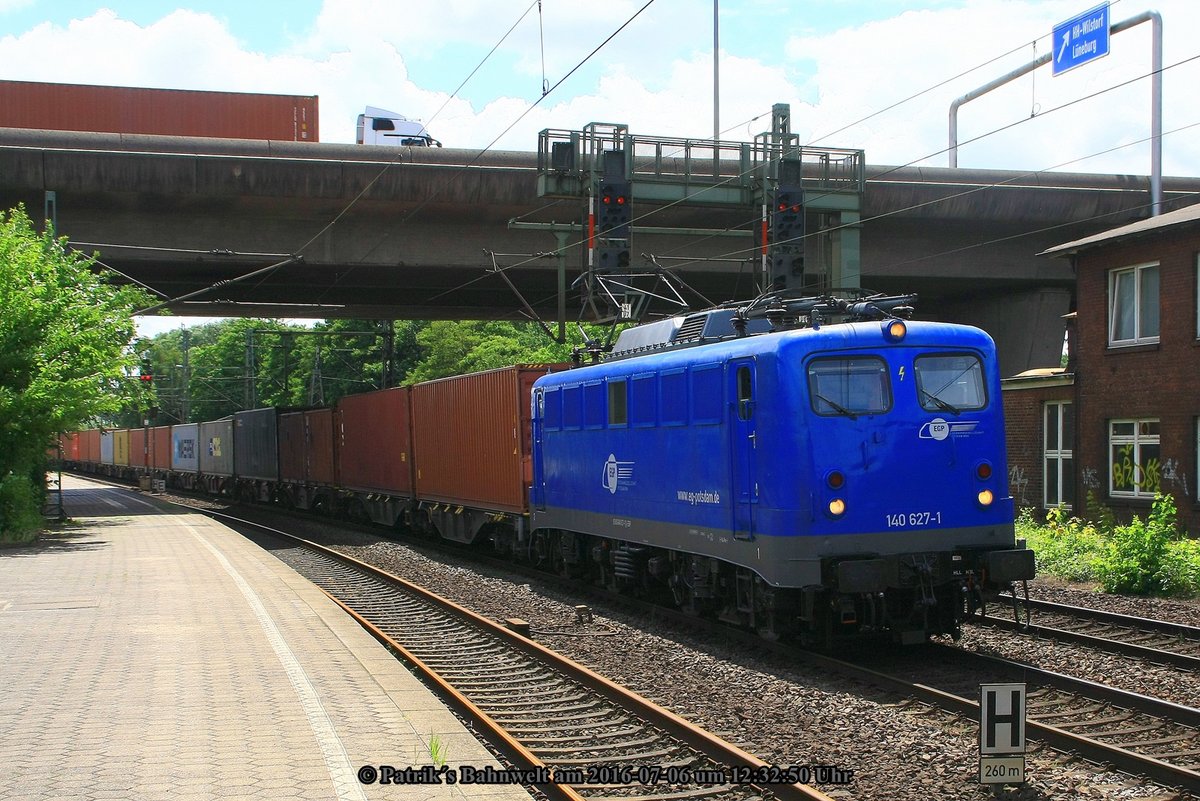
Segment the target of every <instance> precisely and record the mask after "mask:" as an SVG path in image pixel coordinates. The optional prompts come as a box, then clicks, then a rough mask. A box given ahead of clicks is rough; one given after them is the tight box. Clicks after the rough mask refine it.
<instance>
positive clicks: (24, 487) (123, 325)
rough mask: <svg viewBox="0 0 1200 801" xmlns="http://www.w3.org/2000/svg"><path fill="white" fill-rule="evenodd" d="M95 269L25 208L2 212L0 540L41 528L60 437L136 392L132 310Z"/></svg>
mask: <svg viewBox="0 0 1200 801" xmlns="http://www.w3.org/2000/svg"><path fill="white" fill-rule="evenodd" d="M93 263H94V262H93V261H92V260H91V259H90V258H87V257H85V256H82V255H81V254H78V253H72V252H69V251H67V249H66V247H65V240H60V239H55V238H54V236H53V234H52V233H51V232H47V233H45V234H40V233H38V232H37V230H36V229H35V228H34V226H33V223H32V222H31V221H30V219H29V217H28V216H27V215H26V213H25V210H24V209H23V208H21V207H18V208H15V209H13V210H11V211H9V212H0V539H4V540H8V541H25V540H28V539H32V537H34V536H35V535H36V533H37V531H38V530H39V529H40V527H41V515H40V508H39V507H40V503H41V500H42V497H43V494H44V489H45V482H44V475H45V468H46V450H47V448H49V447H50V446H51V444H52V443H53V441H54V438H55V436H56V435H57V434H59V433H60V432H63V431H68V430H73V429H77V428H81V427H82V426H83V425H84V424H85V423H86V422H88V421H89V420H91V419H93V418H95V417H97V416H99V415H102V414H106V413H114V412H116V411H118V410H119V409H120V408H121V407H122V406H123V405H127V404H128V403H129V402H130V398H131V397H133V396H134V395H135V394H136V393H138V392H140V391H141V390H140V388H139V387H138V386H137V384H138V382H137V381H136V379H132V378H131V374H132V373H133V372H134V371H135V370H136V365H137V360H136V356H135V354H134V353H133V352H132V350H130V348H129V347H128V346H129V343H130V341H131V340H132V338H133V333H134V326H133V311H134V310H135V309H137V308H139V307H142V306H144V305H148V304H149V298H148V297H147V296H146V294H145V293H144V292H142V291H141V290H139V289H136V288H133V287H128V286H125V287H117V286H114V285H112V284H110V283H109V282H108V280H107V279H106V277H105V276H103V275H101V274H99V273H96V272H94V271H93V270H92V265H93Z"/></svg>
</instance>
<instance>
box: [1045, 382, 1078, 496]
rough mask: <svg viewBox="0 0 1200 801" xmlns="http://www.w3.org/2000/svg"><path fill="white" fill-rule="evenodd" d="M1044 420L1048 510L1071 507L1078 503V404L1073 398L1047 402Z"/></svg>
mask: <svg viewBox="0 0 1200 801" xmlns="http://www.w3.org/2000/svg"><path fill="white" fill-rule="evenodd" d="M1043 419H1044V421H1045V426H1044V428H1043V430H1044V431H1045V436H1044V438H1043V442H1042V448H1043V455H1044V460H1045V461H1044V465H1045V470H1044V472H1043V473H1042V475H1043V477H1044V481H1043V491H1042V494H1043V501H1044V503H1045V507H1046V508H1047V509H1053V508H1055V507H1056V506H1065V507H1066V508H1068V509H1070V508H1072V507H1073V506H1074V505H1075V459H1074V453H1073V451H1072V446H1073V443H1074V442H1075V407H1074V405H1072V404H1071V402H1070V401H1056V402H1053V403H1047V404H1046V407H1045V413H1044V415H1043Z"/></svg>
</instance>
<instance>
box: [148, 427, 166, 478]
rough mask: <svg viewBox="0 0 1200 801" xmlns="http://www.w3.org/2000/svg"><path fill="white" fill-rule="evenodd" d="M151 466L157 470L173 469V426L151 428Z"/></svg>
mask: <svg viewBox="0 0 1200 801" xmlns="http://www.w3.org/2000/svg"><path fill="white" fill-rule="evenodd" d="M150 466H151V467H152V468H154V469H155V470H170V469H171V427H170V426H155V427H154V428H152V429H150Z"/></svg>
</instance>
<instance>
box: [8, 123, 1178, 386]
mask: <svg viewBox="0 0 1200 801" xmlns="http://www.w3.org/2000/svg"><path fill="white" fill-rule="evenodd" d="M537 175H538V170H537V156H536V154H534V153H523V152H504V151H494V152H488V153H485V154H483V155H482V156H479V157H477V156H476V151H472V150H452V149H412V150H402V151H393V150H383V149H375V148H366V147H361V146H354V145H336V144H310V143H293V142H266V141H263V142H255V141H245V140H219V139H198V138H182V137H153V136H140V135H119V134H94V133H72V132H56V131H29V130H19V129H0V205H2V206H3V207H5V208H7V207H10V206H12V205H14V204H16V203H24V204H25V205H26V207H27V209H28V210H29V212H30V215H31V216H33V217H34V218H35V219H36V218H39V217H41V216H42V215H43V214H47V215H50V216H53V217H55V218H56V220H57V229H58V231H59V232H60V233H62V234H63V235H64V236H67V237H68V238H69V239H70V240H71V242H72V243H74V244H75V245H76V246H77V247H78V248H79V249H81V250H84V251H86V252H92V251H98V253H99V258H100V260H101V261H102V262H104V263H105V264H107V265H109V266H111V267H112V268H114V269H116V270H118V271H120V272H121V273H122V274H124V275H126V276H128V277H129V278H131V279H133V280H137V281H141V282H143V283H145V284H147V285H149V286H151V287H153V288H154V289H155V290H157V291H158V292H160V293H162V294H163V296H165V297H167V298H179V297H181V296H184V295H191V294H192V293H200V294H195V295H194V297H192V298H190V299H189V300H188V301H186V302H178V303H173V304H171V306H170V308H171V309H172V311H174V312H175V313H176V314H193V315H215V316H267V317H380V318H383V317H391V318H397V319H400V318H463V319H489V318H517V317H519V316H520V304H519V302H518V301H517V299H516V297H515V296H514V295H513V293H512V292H511V291H510V290H509V288H508V287H507V286H506V285H505V284H504V282H503V281H502V279H500V278H499V277H498V276H496V275H494V274H492V273H490V272H488V268H490V267H491V266H492V265H493V258H492V256H490V255H488V254H487V253H485V251H491V252H494V253H495V254H497V255H496V256H495V262H496V263H497V264H498V265H499V266H501V267H509V266H511V265H518V264H519V266H515V267H512V269H511V270H510V271H509V272H508V275H509V277H510V278H511V280H512V281H513V282H514V283H515V284H516V286H517V287H518V288H519V289H520V290H521V292H522V294H524V295H525V297H527V298H528V299H529V300H530V301H531V303H533V305H534V306H535V307H536V308H537V309H538V311H539V313H540V314H541V315H543V316H544V317H545V318H547V319H552V318H553V317H554V315H555V311H556V298H557V287H558V262H557V259H556V258H554V257H552V256H549V255H542V256H540V257H539V256H537V255H536V254H549V253H550V252H552V251H554V250H555V249H556V247H558V241H557V240H556V238H555V236H554V235H553V234H552V233H550V232H549V230H547V228H548V227H549V226H546V225H543V226H541V227H540V228H539V227H537V226H535V227H534V228H533V229H530V228H525V227H522V228H520V229H514V228H512V227H510V224H509V222H510V220H514V219H518V220H520V221H521V222H523V223H543V224H548V223H560V224H561V223H575V222H578V220H579V218H580V209H581V206H580V204H579V203H578V202H572V201H566V200H548V199H544V198H539V197H538V194H537ZM866 176H867V181H866V186H865V191H864V194H863V199H862V209H861V224H860V227H859V229H858V230H859V236H860V244H861V262H860V265H859V269H860V273H861V275H860V281H861V285H862V286H864V287H870V288H872V289H878V290H882V291H889V292H918V293H920V294H921V301H920V303H919V305H918V316H920V317H924V318H928V319H943V320H952V321H959V322H969V323H972V324H975V325H979V326H981V327H983V328H985V329H986V330H988V331H989V332H991V333H992V335H993V336H994V337H995V338H996V340H997V342H998V343H999V345H1000V348H1001V359H1002V368H1003V370H1004V371H1005V373H1006V374H1012V373H1016V372H1019V371H1021V370H1024V369H1026V368H1028V367H1033V366H1045V365H1050V364H1057V362H1058V354H1059V351H1060V349H1061V343H1062V331H1063V326H1062V321H1061V319H1059V318H1060V316H1061V315H1062V314H1064V313H1066V312H1067V311H1068V309H1069V307H1070V297H1071V291H1072V287H1073V283H1074V276H1073V274H1072V272H1071V267H1070V265H1069V264H1068V263H1065V262H1064V261H1062V260H1058V259H1040V258H1037V257H1036V254H1037V253H1038V252H1040V251H1042V250H1044V249H1046V248H1047V247H1050V246H1052V245H1055V244H1059V243H1061V242H1064V241H1068V240H1071V239H1076V238H1079V237H1082V236H1085V235H1087V234H1089V233H1093V232H1096V231H1100V230H1104V229H1107V228H1111V227H1115V226H1117V225H1121V224H1123V223H1126V222H1129V221H1131V220H1135V219H1140V218H1142V217H1145V216H1147V215H1148V208H1149V202H1150V198H1149V179H1148V177H1145V176H1122V175H1090V174H1073V173H1033V174H1029V173H1014V172H1004V171H992V170H961V169H946V168H914V167H904V168H888V167H867V168H866ZM1163 184H1164V198H1165V203H1166V206H1165V207H1166V208H1168V209H1169V208H1173V207H1175V206H1176V205H1187V204H1190V203H1193V202H1196V201H1197V200H1200V194H1197V193H1200V178H1165V179H1164V182H1163ZM351 201H354V202H353V203H351ZM651 209H655V213H654V214H653V215H652V217H650V218H649V219H647V220H645V224H646V225H649V226H653V231H652V232H650V231H644V230H639V229H638V226H639V225H640V224H641V223H639V222H638V221H637V220H636V219H635V229H634V231H635V233H634V237H635V239H634V246H633V251H634V253H635V254H641V253H647V254H653V255H654V256H656V257H657V258H658V260H659V263H660V264H661V265H662V266H664V267H668V268H671V269H672V270H673V271H675V272H676V273H677V274H678V275H679V276H680V277H681V278H682V279H683V280H684V281H685V282H686V283H687V285H688V286H690V287H692V288H694V289H695V290H696V291H697V292H698V293H700V294H702V295H703V296H704V297H706V298H709V299H711V300H714V301H723V300H728V299H733V298H747V297H750V296H752V295H753V294H754V293H755V286H754V278H753V275H754V271H753V268H752V265H751V262H750V260H749V258H748V256H749V249H750V248H751V240H750V237H749V236H748V234H746V233H745V232H748V231H749V230H750V224H751V221H752V219H753V218H754V217H755V214H754V213H752V212H750V211H748V209H747V208H745V207H739V208H712V207H708V208H699V207H688V206H683V205H679V206H673V207H669V208H657V209H656V208H655V207H654V206H652V205H651V204H643V203H640V202H637V190H636V184H635V208H634V216H635V218H637V217H640V216H641V215H642V214H644V213H646V212H647V211H649V210H651ZM821 223H822V221H821V220H819V219H818V220H810V222H809V230H810V231H811V230H814V225H816V226H819V225H820V224H821ZM684 228H686V229H705V230H709V231H711V234H709V235H696V234H695V233H693V234H690V235H684V234H679V233H673V232H672V231H671V229H684ZM726 229H740V230H741V231H742V232H743V233H740V234H737V235H731V234H729V232H728V231H727V230H726ZM836 236H837V233H836V231H830V232H828V233H818V234H816V235H814V236H811V237H809V238H808V239H807V241H806V258H807V259H808V260H809V261H810V262H811V263H812V264H815V265H827V264H828V263H829V262H830V260H831V259H833V258H835V255H834V254H835V252H836V248H834V246H833V244H834V238H835V237H836ZM579 239H580V237H579V236H570V237H568V238H567V240H566V241H567V244H568V245H569V246H570V247H569V248H568V253H567V255H566V264H567V266H568V270H569V274H568V280H569V279H571V278H574V276H575V275H577V274H578V271H579V268H580V265H581V263H582V256H581V253H580V248H579V246H578V242H579ZM293 256H299V257H302V258H301V259H300V260H298V261H288V259H289V258H290V257H293ZM283 262H287V263H285V264H283V266H278V267H276V268H275V269H272V270H264V269H263V268H265V267H269V266H272V265H278V264H280V263H283ZM256 271H257V272H256ZM250 273H254V276H253V277H252V278H251V279H249V280H243V281H238V282H234V283H227V284H221V282H226V281H233V280H234V279H237V278H239V277H241V276H245V275H247V274H250ZM214 285H218V286H216V287H215V288H213V287H214ZM202 290H208V291H204V292H202ZM688 300H690V301H695V302H696V303H699V300H698V299H697V298H688ZM577 311H578V300H577V298H572V302H571V304H570V306H569V307H568V315H569V318H570V319H574V317H575V316H576V313H577Z"/></svg>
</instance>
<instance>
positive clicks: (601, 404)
mask: <svg viewBox="0 0 1200 801" xmlns="http://www.w3.org/2000/svg"><path fill="white" fill-rule="evenodd" d="M605 394H606V393H605V389H604V383H603V382H601V381H589V382H588V383H586V384H584V385H583V427H584V428H604V421H605V419H606V417H607V415H606V414H605V407H606V406H607V404H606V403H605Z"/></svg>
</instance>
